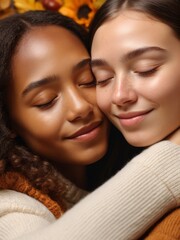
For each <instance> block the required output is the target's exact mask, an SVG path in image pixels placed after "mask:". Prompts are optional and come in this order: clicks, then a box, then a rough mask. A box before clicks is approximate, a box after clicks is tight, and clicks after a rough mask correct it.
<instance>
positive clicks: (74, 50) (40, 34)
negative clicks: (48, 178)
mask: <svg viewBox="0 0 180 240" xmlns="http://www.w3.org/2000/svg"><path fill="white" fill-rule="evenodd" d="M12 72H13V79H12V81H11V83H10V87H9V94H8V95H9V96H8V103H9V112H10V117H11V119H12V128H13V129H14V131H15V132H16V133H17V134H18V135H20V136H21V138H22V139H23V140H24V141H25V143H26V145H27V146H29V147H30V148H31V149H32V150H33V151H34V152H35V153H37V154H40V155H41V156H43V157H45V158H46V159H50V160H51V161H56V162H59V163H63V164H64V163H65V164H75V165H76V164H82V165H85V164H89V163H92V162H95V161H97V160H99V159H100V158H101V157H102V156H103V155H104V154H105V152H106V149H107V141H108V140H107V139H108V126H109V124H108V121H107V119H106V118H105V117H104V115H103V114H102V113H101V112H100V110H99V109H98V107H97V104H96V93H95V90H96V89H95V84H94V78H93V76H92V72H91V69H90V64H89V54H88V52H87V51H86V49H85V47H84V46H83V44H82V43H81V42H80V40H79V39H78V38H77V37H76V36H74V35H73V34H72V33H71V32H70V31H68V30H66V29H64V28H60V27H56V26H46V27H35V28H33V29H32V30H31V31H30V32H28V33H27V34H26V35H25V36H24V38H23V39H22V40H21V42H20V45H19V47H18V49H17V52H16V54H15V56H14V58H13V60H12Z"/></svg>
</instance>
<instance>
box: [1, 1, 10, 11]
mask: <svg viewBox="0 0 180 240" xmlns="http://www.w3.org/2000/svg"><path fill="white" fill-rule="evenodd" d="M10 4H11V2H10V0H0V11H1V10H2V11H4V10H6V9H7V8H9V7H10Z"/></svg>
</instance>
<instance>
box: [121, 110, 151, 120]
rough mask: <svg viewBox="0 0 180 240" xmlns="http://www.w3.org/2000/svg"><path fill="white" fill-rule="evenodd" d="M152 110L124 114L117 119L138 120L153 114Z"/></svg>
mask: <svg viewBox="0 0 180 240" xmlns="http://www.w3.org/2000/svg"><path fill="white" fill-rule="evenodd" d="M151 111H152V110H147V111H136V112H129V113H122V114H119V115H118V116H117V117H118V118H119V119H131V118H136V117H139V116H142V115H145V114H147V113H149V112H151Z"/></svg>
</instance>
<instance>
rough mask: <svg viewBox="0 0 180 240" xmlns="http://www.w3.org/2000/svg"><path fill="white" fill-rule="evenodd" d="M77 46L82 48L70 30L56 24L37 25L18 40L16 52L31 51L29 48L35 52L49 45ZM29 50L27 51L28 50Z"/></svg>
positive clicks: (58, 46)
mask: <svg viewBox="0 0 180 240" xmlns="http://www.w3.org/2000/svg"><path fill="white" fill-rule="evenodd" d="M74 45H75V46H77V47H81V48H84V45H83V43H82V42H81V41H80V39H79V38H78V37H77V36H75V35H74V34H73V33H72V32H71V31H69V30H67V29H65V28H63V27H58V26H53V25H50V26H37V27H33V28H32V29H31V30H29V31H28V32H27V33H26V34H25V36H24V37H23V38H22V40H21V41H20V43H19V45H18V48H17V51H16V53H18V54H19V53H21V52H24V53H26V55H27V53H29V54H30V53H31V50H34V49H35V50H37V53H38V52H40V51H41V50H46V49H47V48H48V49H52V47H51V48H50V46H54V47H56V48H59V49H60V48H61V46H62V48H64V47H65V46H67V48H68V47H69V46H71V47H72V46H74ZM28 50H29V51H28Z"/></svg>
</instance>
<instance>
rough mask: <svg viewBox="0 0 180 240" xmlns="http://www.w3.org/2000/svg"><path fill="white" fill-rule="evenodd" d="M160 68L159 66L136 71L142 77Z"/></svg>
mask: <svg viewBox="0 0 180 240" xmlns="http://www.w3.org/2000/svg"><path fill="white" fill-rule="evenodd" d="M157 70H158V67H155V68H152V69H150V70H147V71H142V72H141V71H135V73H137V74H138V75H139V76H141V77H148V76H151V75H153V74H154V73H155V72H156V71H157Z"/></svg>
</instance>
